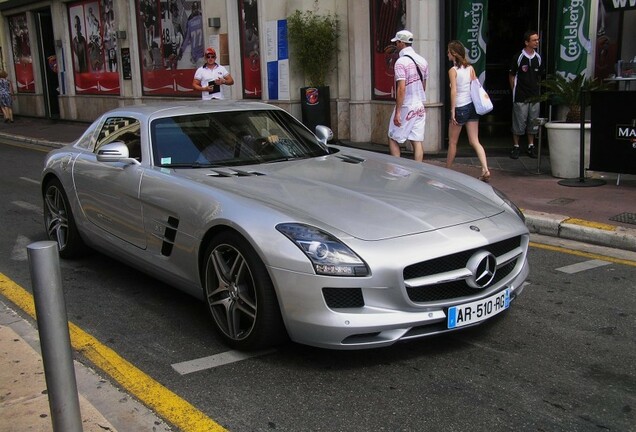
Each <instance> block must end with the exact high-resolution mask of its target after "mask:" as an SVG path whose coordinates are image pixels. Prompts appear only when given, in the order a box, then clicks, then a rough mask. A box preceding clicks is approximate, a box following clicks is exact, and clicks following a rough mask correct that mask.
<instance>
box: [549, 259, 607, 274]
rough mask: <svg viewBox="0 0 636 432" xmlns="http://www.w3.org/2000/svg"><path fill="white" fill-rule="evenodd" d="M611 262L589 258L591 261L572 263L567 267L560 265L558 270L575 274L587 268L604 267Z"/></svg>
mask: <svg viewBox="0 0 636 432" xmlns="http://www.w3.org/2000/svg"><path fill="white" fill-rule="evenodd" d="M610 264H611V263H610V262H607V261H602V260H589V261H583V262H580V263H576V264H572V265H569V266H565V267H559V268H558V269H556V270H557V271H560V272H563V273H567V274H574V273H578V272H582V271H585V270H591V269H595V268H597V267H603V266H606V265H610Z"/></svg>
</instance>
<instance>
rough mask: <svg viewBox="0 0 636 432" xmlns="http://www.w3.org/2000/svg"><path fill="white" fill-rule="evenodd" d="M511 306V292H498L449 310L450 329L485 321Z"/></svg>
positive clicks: (507, 290)
mask: <svg viewBox="0 0 636 432" xmlns="http://www.w3.org/2000/svg"><path fill="white" fill-rule="evenodd" d="M509 306H510V290H509V289H506V290H504V291H501V292H498V293H497V294H495V295H492V296H490V297H488V298H485V299H482V300H477V301H474V302H471V303H466V304H463V305H459V306H452V307H449V308H448V328H449V329H450V328H457V327H462V326H465V325H468V324H473V323H476V322H479V321H483V320H485V319H488V318H490V317H492V316H495V315H497V314H498V313H499V312H501V311H504V310H506V309H508V307H509Z"/></svg>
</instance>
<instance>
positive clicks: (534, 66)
mask: <svg viewBox="0 0 636 432" xmlns="http://www.w3.org/2000/svg"><path fill="white" fill-rule="evenodd" d="M523 40H524V44H525V47H524V49H522V50H521V52H518V53H517V54H516V55H515V56H514V57H513V58H512V62H511V63H510V70H509V72H508V78H509V79H510V88H511V89H512V142H513V147H512V151H511V152H510V157H511V158H512V159H518V158H519V154H520V150H519V137H520V136H521V135H524V134H525V135H527V137H528V150H527V151H528V156H530V157H531V158H536V157H537V151H536V149H535V146H534V136H535V135H536V134H537V132H538V131H539V126H537V125H535V124H534V120H535V119H536V118H537V117H539V103H538V102H536V103H530V102H527V100H528V99H529V98H531V97H533V96H539V94H540V93H541V86H540V84H539V83H540V82H541V76H542V75H543V71H544V67H543V62H542V61H541V56H540V55H539V53H538V52H537V51H536V50H537V48H538V47H539V33H538V32H536V31H534V30H529V31H527V32H526V33H525V34H524V35H523Z"/></svg>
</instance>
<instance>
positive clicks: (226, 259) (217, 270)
mask: <svg viewBox="0 0 636 432" xmlns="http://www.w3.org/2000/svg"><path fill="white" fill-rule="evenodd" d="M203 284H204V288H205V298H206V303H207V306H208V310H209V312H210V314H211V315H212V319H213V321H214V324H215V327H216V329H217V331H218V333H219V334H220V335H221V337H222V338H223V340H224V341H225V343H226V344H227V345H229V346H230V347H232V348H234V349H238V350H255V349H262V348H266V347H270V346H274V345H277V344H279V343H281V342H283V341H284V340H285V339H286V338H287V333H286V331H285V327H284V325H283V320H282V318H281V314H280V309H279V306H278V300H277V298H276V293H275V291H274V286H273V284H272V282H271V279H270V277H269V274H268V273H267V270H266V268H265V265H264V264H263V263H262V261H261V259H260V258H259V256H258V255H257V254H256V252H255V251H254V249H253V248H252V247H251V246H250V245H249V243H248V242H247V241H246V240H245V239H243V238H242V237H241V236H239V235H238V234H235V233H231V232H226V233H222V234H220V235H218V236H216V237H215V238H214V239H213V240H212V242H211V243H210V245H209V246H208V248H207V250H206V254H205V266H204V274H203Z"/></svg>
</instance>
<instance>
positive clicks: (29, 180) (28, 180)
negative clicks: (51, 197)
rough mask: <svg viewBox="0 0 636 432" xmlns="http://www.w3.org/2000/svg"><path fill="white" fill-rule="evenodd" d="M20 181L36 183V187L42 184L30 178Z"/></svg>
mask: <svg viewBox="0 0 636 432" xmlns="http://www.w3.org/2000/svg"><path fill="white" fill-rule="evenodd" d="M20 180H24V181H27V182H29V183H34V184H36V185H39V184H40V182H39V181H37V180H33V179H30V178H28V177H20Z"/></svg>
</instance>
